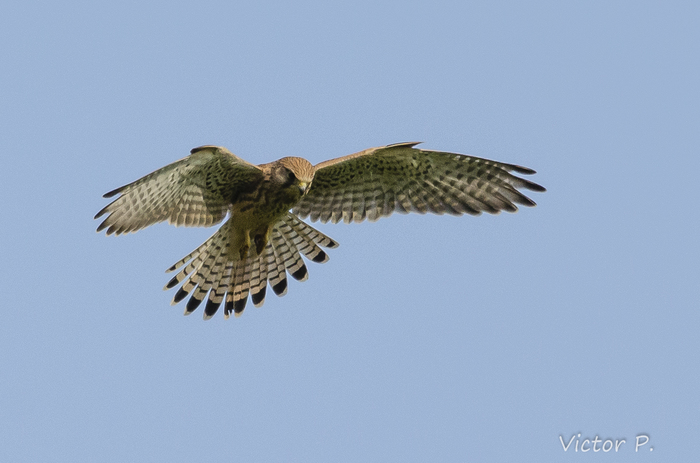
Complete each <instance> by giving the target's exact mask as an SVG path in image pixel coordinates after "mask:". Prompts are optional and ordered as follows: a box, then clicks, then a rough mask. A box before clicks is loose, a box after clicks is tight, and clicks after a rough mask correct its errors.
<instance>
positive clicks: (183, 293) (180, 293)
mask: <svg viewBox="0 0 700 463" xmlns="http://www.w3.org/2000/svg"><path fill="white" fill-rule="evenodd" d="M188 294H189V293H188V292H187V291H185V290H184V289H182V288H180V289H178V290H177V292H176V293H175V296H174V297H173V304H177V303H178V302H180V301H181V300H183V299H184V298H186V297H187V295H188Z"/></svg>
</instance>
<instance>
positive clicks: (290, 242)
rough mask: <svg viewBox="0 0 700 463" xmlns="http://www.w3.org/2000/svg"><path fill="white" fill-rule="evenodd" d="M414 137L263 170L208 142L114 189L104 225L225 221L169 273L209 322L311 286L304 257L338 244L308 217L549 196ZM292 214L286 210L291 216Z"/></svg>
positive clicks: (356, 217) (493, 207)
mask: <svg viewBox="0 0 700 463" xmlns="http://www.w3.org/2000/svg"><path fill="white" fill-rule="evenodd" d="M415 145H417V143H400V144H395V145H389V146H384V147H379V148H371V149H368V150H365V151H361V152H359V153H356V154H351V155H349V156H344V157H341V158H337V159H333V160H330V161H325V162H322V163H320V164H318V165H316V166H312V165H311V164H310V163H309V162H308V161H307V160H305V159H303V158H298V157H287V158H282V159H280V160H278V161H275V162H271V163H269V164H261V165H259V166H256V165H253V164H250V163H248V162H246V161H244V160H242V159H240V158H238V157H236V156H235V155H233V154H231V153H230V152H229V151H228V150H227V149H226V148H222V147H216V146H202V147H199V148H195V149H193V150H192V153H191V154H190V156H188V157H186V158H184V159H181V160H179V161H176V162H174V163H172V164H170V165H168V166H165V167H163V168H162V169H159V170H157V171H155V172H153V173H151V174H149V175H146V176H145V177H143V178H141V179H139V180H137V181H135V182H133V183H130V184H128V185H125V186H123V187H121V188H117V189H116V190H113V191H110V192H109V193H107V194H105V195H104V196H105V197H107V198H109V197H112V196H114V195H116V194H120V196H119V197H118V198H116V199H115V200H114V201H113V202H112V203H110V204H109V205H107V206H106V207H105V208H104V209H102V210H101V211H100V212H98V213H97V215H96V216H95V218H99V217H101V216H103V215H105V214H107V217H106V218H105V219H104V221H103V222H102V223H101V224H100V225H99V227H98V228H97V231H98V232H99V231H101V230H104V229H106V230H107V234H108V235H110V234H117V235H119V234H121V233H129V232H135V231H138V230H140V229H142V228H144V227H147V226H149V225H152V224H154V223H157V222H162V221H165V220H167V221H168V222H170V223H172V224H174V225H178V226H179V225H184V226H211V225H213V224H216V223H219V222H221V221H222V220H223V219H224V218H225V217H226V215H227V214H229V215H230V217H229V220H228V221H226V223H225V224H224V225H223V226H221V228H219V230H218V231H217V232H216V233H215V234H214V235H213V236H212V237H211V238H209V239H208V240H207V241H206V242H204V243H203V244H202V245H201V246H199V247H198V248H197V249H196V250H194V251H193V252H192V253H190V254H188V255H187V256H185V257H184V258H183V259H181V260H180V261H178V262H177V263H176V264H174V265H173V266H172V267H170V268H169V269H168V271H169V272H174V271H178V273H177V274H176V275H175V276H174V277H173V278H172V279H171V280H170V282H168V284H167V285H166V286H165V289H170V288H174V287H175V286H177V285H178V284H180V283H182V286H181V287H180V289H179V290H178V291H177V292H176V294H175V297H174V298H173V304H176V303H178V302H180V301H181V300H183V299H185V298H186V297H187V296H188V295H190V294H191V296H190V299H189V301H188V302H187V304H186V309H185V314H189V313H192V312H193V311H194V310H195V309H196V308H197V307H198V306H199V305H200V304H201V303H202V302H203V301H204V300H205V299H206V300H207V302H206V304H205V308H204V318H210V317H211V316H213V315H214V314H215V313H216V312H217V310H218V309H219V307H220V306H221V305H222V304H224V307H225V309H224V315H225V316H226V317H228V316H229V315H230V314H231V313H234V314H236V315H239V314H240V313H241V312H242V311H243V309H244V308H245V305H246V301H247V299H248V296H250V298H251V299H252V301H253V303H254V304H255V305H256V306H260V305H262V304H263V302H264V300H265V292H266V288H267V285H268V283H269V285H270V287H271V288H272V290H273V292H275V294H277V295H279V296H282V295H284V294H285V293H286V292H287V277H286V274H287V273H289V274H290V275H291V276H292V277H293V278H295V279H297V280H300V281H304V280H305V279H306V278H307V277H308V271H307V269H306V265H305V264H304V261H303V259H302V258H301V255H302V254H303V255H304V256H306V257H307V258H308V259H310V260H312V261H314V262H326V261H327V260H328V255H327V254H326V253H325V252H324V251H323V250H322V249H321V247H326V248H334V247H337V246H338V244H337V243H336V242H335V241H333V240H332V239H331V238H329V237H328V236H326V235H324V234H323V233H321V232H319V231H318V230H316V229H314V228H313V227H311V226H310V225H308V224H306V223H304V222H302V221H301V220H300V218H306V217H309V218H310V220H311V221H316V220H320V221H321V222H324V223H325V222H328V221H330V222H333V223H337V222H339V221H341V220H343V221H345V222H346V223H349V222H362V221H363V220H365V219H368V220H370V221H375V220H378V219H379V218H381V217H386V216H389V215H391V214H392V213H393V212H395V211H396V212H399V213H408V212H418V213H426V212H432V213H435V214H444V213H447V214H452V215H461V214H465V213H466V214H472V215H478V214H480V213H481V212H488V213H491V214H496V213H498V212H500V211H502V210H505V211H508V212H515V211H516V210H517V207H516V204H521V205H524V206H534V205H535V203H534V202H533V201H532V200H531V199H529V198H528V197H527V196H525V195H524V194H522V193H521V192H519V191H518V189H519V188H524V189H529V190H532V191H545V189H544V188H543V187H541V186H540V185H538V184H536V183H533V182H530V181H528V180H525V179H522V178H520V177H517V176H515V175H513V174H511V173H510V172H511V171H514V172H517V173H520V174H534V173H535V171H533V170H531V169H528V168H525V167H520V166H516V165H513V164H504V163H500V162H496V161H489V160H486V159H481V158H476V157H473V156H464V155H460V154H455V153H444V152H439V151H426V150H420V149H416V148H415ZM290 210H291V212H290Z"/></svg>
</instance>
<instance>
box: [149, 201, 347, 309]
mask: <svg viewBox="0 0 700 463" xmlns="http://www.w3.org/2000/svg"><path fill="white" fill-rule="evenodd" d="M231 220H232V219H229V220H228V221H227V222H226V223H225V224H224V225H223V226H222V227H221V228H220V229H219V230H218V231H217V232H216V233H215V234H214V235H212V236H211V237H210V238H209V239H208V240H207V241H205V242H204V243H203V244H202V245H201V246H199V247H198V248H197V249H195V250H194V251H192V252H191V253H190V254H188V255H187V256H185V257H183V258H182V259H180V260H179V261H178V262H177V263H175V264H174V265H173V266H172V267H170V268H169V269H168V270H167V272H173V271H176V270H179V272H178V273H177V274H176V275H175V276H174V277H173V278H172V279H171V280H170V281H169V282H168V284H167V285H165V288H163V289H170V288H174V287H175V286H177V285H178V284H180V283H182V286H181V287H180V289H178V291H177V292H176V293H175V296H174V297H173V300H172V304H173V305H174V304H177V303H178V302H180V301H182V300H183V299H185V298H186V297H187V296H188V295H190V294H191V296H190V299H189V300H188V301H187V305H186V308H185V315H189V314H191V313H192V312H194V311H195V310H196V309H197V307H199V305H200V304H201V303H202V302H203V301H204V300H205V299H206V300H207V303H206V304H205V308H204V319H205V320H206V319H209V318H211V317H212V316H214V314H215V313H216V312H217V311H218V310H219V307H220V306H221V305H222V303H224V306H225V308H224V317H225V318H228V317H229V316H230V315H231V313H233V314H234V315H236V316H238V315H240V314H241V313H242V312H243V310H244V309H245V306H246V303H247V301H248V296H250V298H251V299H252V301H253V304H254V305H255V306H256V307H260V306H262V305H263V303H264V302H265V294H266V290H267V285H268V282H269V285H270V287H271V288H272V291H273V292H274V293H275V294H277V295H278V296H284V295H285V294H286V293H287V273H289V274H290V275H291V276H292V278H294V279H296V280H299V281H304V280H306V279H307V278H308V270H307V269H306V264H305V263H304V260H303V259H302V257H301V255H304V256H305V257H306V258H307V259H309V260H311V261H313V262H318V263H323V262H327V261H328V254H326V252H325V251H323V250H322V249H321V247H326V248H336V247H338V243H337V242H335V241H334V240H333V239H332V238H330V237H328V236H326V235H324V234H323V233H321V232H319V231H318V230H316V229H314V228H313V227H311V226H310V225H308V224H306V223H304V222H302V221H301V220H299V219H298V218H297V217H296V216H294V215H293V214H291V213H288V214H287V215H285V216H284V217H283V218H282V219H280V220H279V221H278V222H277V223H276V224H275V225H274V227H273V229H272V232H271V233H270V240H269V241H268V243H267V245H266V247H265V249H264V250H263V252H262V253H261V254H260V255H257V254H256V253H255V250H254V249H252V248H251V250H250V251H249V252H248V255H247V256H246V258H245V259H243V260H241V259H240V258H239V257H238V256H237V255H236V254H237V253H235V252H229V239H230V234H231V227H232V222H231Z"/></svg>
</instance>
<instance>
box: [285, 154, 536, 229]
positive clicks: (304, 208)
mask: <svg viewBox="0 0 700 463" xmlns="http://www.w3.org/2000/svg"><path fill="white" fill-rule="evenodd" d="M417 144H418V143H399V144H395V145H388V146H383V147H380V148H370V149H367V150H365V151H361V152H359V153H355V154H351V155H349V156H344V157H341V158H337V159H332V160H330V161H325V162H322V163H320V164H318V165H317V166H315V168H316V173H315V174H314V180H313V183H312V184H311V187H310V188H309V191H308V193H307V194H306V195H305V196H304V197H303V198H302V199H301V201H299V203H297V205H296V206H295V207H294V209H293V212H294V213H295V214H297V215H298V216H299V217H301V218H305V217H307V216H308V217H310V219H311V220H312V221H316V220H320V221H321V222H324V223H325V222H328V221H329V220H330V221H331V222H333V223H338V222H339V221H340V220H344V221H345V222H346V223H349V222H352V221H355V222H362V221H363V220H364V219H365V218H367V219H369V220H370V221H375V220H378V219H379V218H380V217H387V216H389V215H391V214H392V213H393V212H394V211H396V212H400V213H408V212H411V211H414V212H418V213H421V214H424V213H426V212H432V213H435V214H444V213H448V214H452V215H461V214H465V213H466V214H472V215H478V214H480V213H481V212H488V213H491V214H496V213H498V212H500V211H502V210H505V211H508V212H515V211H516V210H517V207H516V204H521V205H524V206H534V205H535V203H534V201H532V200H531V199H530V198H528V197H527V196H525V195H524V194H522V193H520V192H519V191H518V188H525V189H528V190H532V191H545V189H544V187H542V186H540V185H538V184H536V183H533V182H530V181H528V180H525V179H523V178H520V177H516V176H515V175H513V174H511V173H510V172H511V171H514V172H517V173H520V174H534V173H535V171H534V170H532V169H528V168H526V167H521V166H516V165H513V164H505V163H501V162H496V161H489V160H488V159H481V158H477V157H473V156H464V155H462V154H455V153H445V152H440V151H427V150H421V149H416V148H414V146H416V145H417Z"/></svg>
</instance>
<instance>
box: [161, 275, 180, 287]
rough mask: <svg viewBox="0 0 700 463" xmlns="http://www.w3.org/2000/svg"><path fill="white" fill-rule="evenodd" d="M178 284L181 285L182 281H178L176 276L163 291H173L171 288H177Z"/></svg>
mask: <svg viewBox="0 0 700 463" xmlns="http://www.w3.org/2000/svg"><path fill="white" fill-rule="evenodd" d="M178 283H180V280H178V279H177V276H174V277H173V278H172V280H170V281H169V282H168V284H167V285H165V288H163V289H171V288H174V287H175V286H177V284H178Z"/></svg>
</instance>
